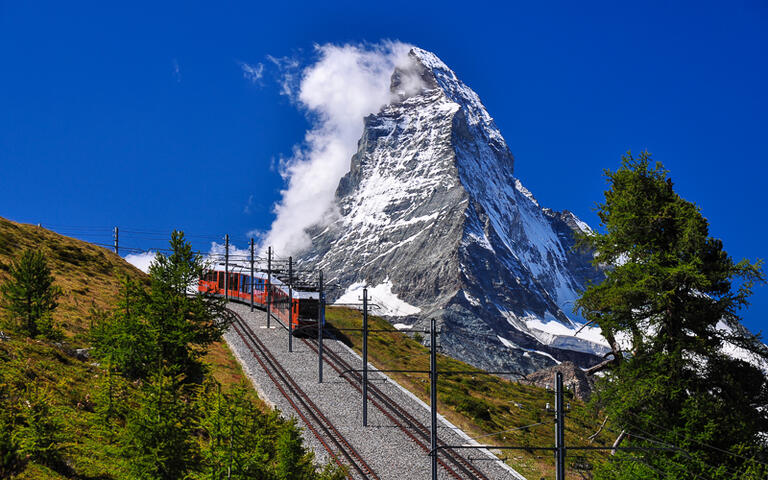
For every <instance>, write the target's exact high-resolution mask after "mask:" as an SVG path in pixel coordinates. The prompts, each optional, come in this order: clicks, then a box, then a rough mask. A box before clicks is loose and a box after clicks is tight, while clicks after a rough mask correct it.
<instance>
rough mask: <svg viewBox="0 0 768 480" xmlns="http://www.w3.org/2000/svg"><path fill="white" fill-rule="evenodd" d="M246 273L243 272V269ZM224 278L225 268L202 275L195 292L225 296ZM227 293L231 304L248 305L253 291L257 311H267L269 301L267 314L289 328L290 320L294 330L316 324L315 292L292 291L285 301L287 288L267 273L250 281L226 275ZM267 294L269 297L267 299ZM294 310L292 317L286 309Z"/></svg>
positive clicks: (235, 274) (240, 274)
mask: <svg viewBox="0 0 768 480" xmlns="http://www.w3.org/2000/svg"><path fill="white" fill-rule="evenodd" d="M230 268H231V269H236V270H237V269H241V267H240V266H238V265H231V266H230ZM242 270H246V269H242ZM225 275H227V273H226V272H224V268H223V267H222V268H220V267H216V268H215V269H213V270H209V271H207V272H205V273H204V274H203V276H202V278H200V280H199V281H198V285H197V289H198V291H200V292H203V293H209V294H213V295H220V296H222V297H223V296H224V283H225V282H224V277H225ZM226 285H227V293H228V294H229V298H230V300H232V301H237V302H242V303H247V304H250V302H251V289H253V304H254V305H256V306H258V307H259V308H262V309H266V308H267V299H269V302H270V305H271V308H270V311H271V312H272V315H274V316H275V317H276V318H277V319H279V320H280V321H281V322H283V325H285V326H286V327H287V326H288V322H289V320H292V322H293V328H294V329H298V328H300V327H306V326H309V325H314V324H316V323H317V313H318V312H317V307H318V294H317V292H307V291H302V290H297V289H295V288H294V289H293V291H292V292H291V293H292V295H293V298H292V299H291V300H290V302H289V299H288V294H289V288H288V285H286V284H285V283H283V282H282V281H280V280H279V279H278V278H276V277H275V276H274V275H272V276H271V277H268V276H267V274H266V273H261V272H258V273H255V274H254V276H253V277H251V276H250V275H248V274H245V273H237V272H232V271H230V272H229V280H228V281H227V282H226ZM268 293H269V295H268ZM289 304H290V308H291V309H292V310H293V312H292V314H291V313H290V312H289V310H288V308H289Z"/></svg>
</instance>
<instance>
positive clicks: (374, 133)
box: [300, 48, 608, 372]
mask: <svg viewBox="0 0 768 480" xmlns="http://www.w3.org/2000/svg"><path fill="white" fill-rule="evenodd" d="M409 58H410V64H409V65H408V66H406V67H399V68H396V69H395V71H394V72H393V74H392V81H391V91H392V93H393V101H392V102H391V103H390V104H389V105H386V106H384V107H383V108H382V109H381V110H380V111H379V112H378V113H377V114H375V115H370V116H368V117H367V118H366V119H365V128H364V132H363V135H362V138H361V139H360V141H359V143H358V151H357V153H356V154H355V155H354V156H353V157H352V162H351V167H350V171H349V173H348V174H347V175H346V176H345V177H344V178H342V180H341V182H340V183H339V186H338V189H337V191H336V204H337V207H338V215H337V218H336V220H335V221H334V222H333V223H331V224H330V225H327V226H322V227H317V228H315V229H314V230H313V231H311V232H310V233H311V235H312V247H311V248H310V249H309V250H308V251H307V252H305V253H304V255H303V256H302V257H301V260H300V261H301V262H302V263H303V264H304V266H305V267H310V268H318V269H322V270H324V271H325V272H326V277H327V278H329V280H330V281H331V282H334V283H337V284H340V285H342V287H343V289H346V291H344V290H341V291H338V292H335V293H333V292H332V293H331V295H332V299H334V298H335V299H336V300H337V301H342V302H345V301H357V299H358V295H359V293H360V291H361V289H362V286H363V285H365V284H367V285H369V288H370V290H369V291H370V295H371V298H372V300H371V301H372V302H373V303H377V304H379V305H380V307H381V308H382V313H384V314H386V315H388V316H389V317H390V318H391V319H393V320H394V318H392V317H398V318H397V319H396V321H397V322H398V323H400V324H401V325H399V326H400V327H402V328H406V326H407V325H414V324H416V325H420V326H424V325H428V319H429V318H430V317H436V318H437V319H438V324H439V325H440V328H441V334H440V337H439V338H440V344H441V346H442V348H443V351H444V352H445V353H447V354H449V355H452V356H454V357H456V358H460V359H462V360H465V361H468V362H470V363H472V364H475V365H477V366H479V367H484V368H493V369H500V368H501V369H504V368H507V369H516V370H524V371H526V372H530V371H533V370H537V369H539V368H542V367H546V366H550V365H552V364H554V363H556V362H558V361H563V360H573V361H575V362H576V363H578V364H580V365H582V366H585V365H586V364H589V363H593V362H594V361H595V360H596V358H597V356H599V355H602V354H603V353H605V352H606V351H607V350H608V349H607V347H606V346H605V344H604V343H603V340H602V338H601V337H600V335H599V333H598V332H597V331H596V330H595V329H593V328H590V327H586V328H584V329H582V330H581V331H580V332H579V334H578V336H574V333H576V331H577V330H579V328H580V327H581V325H580V324H579V323H578V322H577V320H578V319H577V318H575V317H574V314H573V313H572V310H573V302H574V301H575V299H576V298H578V295H579V291H580V290H582V289H583V288H584V286H585V285H586V283H587V282H588V281H590V280H599V279H600V278H602V273H601V272H600V271H598V270H596V269H594V268H593V267H592V266H591V264H590V260H591V258H592V256H591V253H590V252H587V251H579V250H574V249H573V246H574V244H575V240H574V233H575V232H585V231H589V227H588V226H587V225H586V224H585V223H584V222H582V221H581V220H579V219H578V218H577V217H576V216H575V215H573V214H572V213H570V212H568V211H563V212H554V211H552V210H550V209H547V208H542V207H541V206H540V205H539V203H538V202H537V201H536V199H535V198H534V196H533V195H532V194H531V192H529V191H528V190H527V189H526V188H525V187H524V186H523V185H522V183H521V182H520V181H519V180H518V179H516V178H515V177H514V176H513V169H514V159H513V156H512V153H511V152H510V150H509V147H508V146H507V144H506V142H505V140H504V138H503V137H502V135H501V133H500V132H499V129H498V128H497V127H496V125H495V123H494V121H493V118H491V116H490V115H489V114H488V112H487V111H486V109H485V107H484V106H483V104H482V102H481V101H480V98H479V97H478V96H477V94H475V92H473V91H472V90H471V89H470V88H469V87H467V86H466V85H465V84H464V83H462V82H461V81H460V80H459V79H458V78H457V77H456V75H455V74H454V73H453V71H451V70H450V69H449V68H448V67H447V66H446V65H445V64H444V63H443V62H442V61H441V60H440V59H439V58H437V57H436V56H435V55H434V54H432V53H430V52H427V51H424V50H421V49H418V48H414V49H412V50H411V52H410V53H409Z"/></svg>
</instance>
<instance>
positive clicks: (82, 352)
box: [75, 348, 92, 360]
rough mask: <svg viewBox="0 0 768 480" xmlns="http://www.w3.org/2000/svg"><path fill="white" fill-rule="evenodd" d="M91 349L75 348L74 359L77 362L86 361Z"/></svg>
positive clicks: (89, 356)
mask: <svg viewBox="0 0 768 480" xmlns="http://www.w3.org/2000/svg"><path fill="white" fill-rule="evenodd" d="M91 350H92V349H91V348H76V349H75V358H77V359H78V360H88V359H89V358H91Z"/></svg>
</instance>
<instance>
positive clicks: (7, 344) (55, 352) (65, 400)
mask: <svg viewBox="0 0 768 480" xmlns="http://www.w3.org/2000/svg"><path fill="white" fill-rule="evenodd" d="M24 248H34V249H41V250H42V251H43V252H45V253H46V254H47V257H48V262H49V266H50V267H51V270H52V271H53V274H54V277H55V278H56V284H57V285H59V286H60V287H61V288H62V289H63V295H62V297H61V298H60V300H59V303H60V305H59V307H58V308H57V309H56V311H55V313H54V320H55V321H56V323H57V326H58V327H59V328H61V329H62V330H63V331H64V334H65V337H66V338H65V340H64V342H63V345H62V344H58V345H57V344H55V343H52V342H48V341H46V340H31V339H28V338H23V337H21V336H18V335H11V339H10V340H8V341H2V340H0V382H2V381H6V382H8V383H12V382H13V383H17V384H18V385H24V384H27V385H28V384H30V383H34V384H35V385H36V387H38V388H39V389H42V390H47V391H49V392H50V393H51V395H52V398H53V401H52V403H53V405H54V407H53V408H54V409H55V410H56V411H57V412H58V413H60V414H61V416H62V417H63V418H65V419H66V421H65V422H64V425H63V428H64V429H65V432H66V435H65V436H66V437H67V438H70V439H74V440H73V441H72V442H71V443H69V444H67V445H66V448H67V459H68V463H69V464H70V466H71V467H72V469H73V471H74V472H73V473H74V476H76V477H78V478H112V475H111V474H113V473H114V472H115V467H116V465H117V464H118V462H117V461H116V458H117V457H116V451H115V446H114V445H113V443H111V440H110V438H109V436H108V435H107V434H106V433H105V432H98V431H95V430H94V429H93V428H92V427H91V425H93V423H94V422H93V418H94V417H93V416H94V415H95V413H93V411H92V410H93V408H92V406H93V402H94V401H95V399H94V398H93V396H94V392H97V391H98V390H99V385H100V382H101V381H102V379H103V377H104V373H105V371H104V369H102V368H101V367H99V366H98V365H97V364H95V363H93V361H92V360H78V359H77V358H75V357H73V356H71V352H72V349H73V348H76V347H81V346H87V345H86V343H85V338H84V334H85V333H86V332H87V330H88V327H89V311H90V309H91V308H92V307H96V308H99V309H109V308H111V307H112V306H113V305H114V304H115V296H116V294H117V293H118V291H119V288H120V282H121V280H120V278H121V277H122V276H126V275H127V276H130V277H131V278H133V279H136V280H138V281H140V282H146V283H147V284H148V277H147V276H146V275H145V274H144V273H143V272H141V271H140V270H138V269H136V268H135V267H133V266H132V265H130V264H128V263H127V262H125V261H124V260H123V259H122V258H120V257H119V256H117V255H116V254H114V253H112V252H110V251H108V250H105V249H103V248H100V247H96V246H93V245H91V244H88V243H85V242H82V241H80V240H75V239H72V238H69V237H64V236H62V235H59V234H56V233H54V232H51V231H48V230H45V229H42V228H38V227H36V226H33V225H24V224H19V223H15V222H11V221H9V220H5V219H3V218H0V283H2V282H4V281H6V280H7V279H8V273H7V270H8V265H9V264H10V263H11V261H12V260H14V259H15V258H17V256H18V255H19V253H20V252H21V251H22V250H23V249H24ZM205 361H206V362H207V363H209V364H210V365H211V366H212V370H213V375H214V377H215V378H216V379H217V380H218V381H219V382H221V383H222V384H223V385H224V390H225V391H226V390H228V388H229V387H231V386H232V385H234V384H237V383H240V382H241V381H246V379H245V376H244V375H243V373H242V371H241V370H240V366H239V364H238V363H237V360H235V358H234V356H233V355H232V353H231V352H230V351H229V348H228V347H227V346H226V343H224V342H220V343H217V344H215V345H213V346H212V348H211V349H210V350H209V352H208V355H207V356H206V357H205ZM2 373H7V374H9V375H2ZM9 377H10V378H9ZM3 379H4V380H3ZM128 388H129V389H135V387H134V386H132V385H128ZM255 397H256V395H254V398H255ZM16 478H62V477H61V476H60V475H59V474H57V473H55V472H53V471H51V470H49V469H47V468H46V467H43V466H41V465H37V464H34V463H30V464H28V465H27V467H26V469H25V470H24V471H23V472H21V473H20V474H19V475H18V477H16Z"/></svg>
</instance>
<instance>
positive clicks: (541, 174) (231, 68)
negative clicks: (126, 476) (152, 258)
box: [0, 0, 768, 330]
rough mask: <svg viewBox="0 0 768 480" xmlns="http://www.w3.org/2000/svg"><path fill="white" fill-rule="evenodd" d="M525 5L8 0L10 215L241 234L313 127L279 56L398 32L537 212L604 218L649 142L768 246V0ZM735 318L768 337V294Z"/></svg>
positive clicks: (719, 219)
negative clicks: (627, 160) (454, 89)
mask: <svg viewBox="0 0 768 480" xmlns="http://www.w3.org/2000/svg"><path fill="white" fill-rule="evenodd" d="M526 3H527V5H524V4H520V5H516V4H514V3H512V2H510V3H509V4H506V6H503V7H501V6H498V5H493V4H490V3H485V2H474V3H466V2H461V3H452V2H448V1H443V2H433V3H427V2H412V1H409V2H398V1H387V2H359V1H356V2H335V3H333V4H332V5H327V4H323V5H322V6H320V7H319V6H318V4H316V3H308V4H300V3H295V2H294V3H290V2H270V3H268V4H267V3H258V2H242V3H235V2H222V3H218V4H216V5H215V6H214V4H211V3H195V2H178V3H173V2H151V3H150V2H147V3H143V2H131V3H129V4H123V5H119V6H118V5H116V4H113V3H112V2H92V3H88V2H65V3H62V2H50V3H46V2H10V1H3V0H0V45H1V46H0V69H1V71H0V215H1V216H4V217H7V218H10V219H13V220H17V221H22V222H30V223H42V224H43V225H45V226H52V227H54V229H58V230H60V231H62V232H65V233H67V232H69V233H72V234H74V235H75V236H79V237H81V238H85V239H89V240H93V241H108V240H109V238H110V233H109V232H108V229H109V228H111V227H112V226H113V225H118V226H120V228H121V229H123V230H125V231H126V233H125V236H124V237H123V244H124V245H126V246H135V247H141V248H150V247H158V246H162V245H163V242H164V238H165V235H166V234H167V232H169V231H170V230H171V229H173V228H182V229H184V230H186V231H187V232H189V233H190V234H193V235H196V236H195V237H193V240H194V241H195V244H196V246H197V247H198V248H201V249H207V248H208V246H209V243H208V242H209V241H210V240H211V239H215V238H219V237H221V236H222V235H223V234H224V233H229V234H230V235H231V236H232V238H233V241H234V242H236V243H237V244H238V245H240V246H244V245H245V243H246V242H247V233H248V232H250V231H253V230H266V229H268V228H269V225H270V224H271V222H272V221H273V219H274V215H273V213H272V206H273V205H274V203H275V202H276V201H278V200H279V197H280V195H279V191H280V189H281V187H282V186H283V180H282V178H281V177H280V174H279V172H278V171H277V169H276V168H275V165H276V164H277V162H278V160H279V159H280V158H282V157H286V156H290V155H291V152H292V149H293V147H294V146H295V145H297V144H300V143H301V141H302V139H303V138H304V134H305V132H306V131H307V129H308V128H310V127H311V122H310V120H309V119H308V118H307V115H306V112H305V111H303V110H302V109H301V108H300V107H299V106H297V105H296V103H295V102H292V101H291V100H290V99H289V98H288V97H287V96H285V95H281V94H280V89H281V86H280V82H279V80H280V76H279V71H278V70H277V68H276V67H275V64H274V63H273V62H271V61H270V60H269V56H271V57H275V58H283V57H291V58H295V59H298V60H300V61H302V62H305V63H306V62H312V60H313V58H314V55H315V52H314V49H313V45H315V44H327V43H334V44H341V43H348V42H350V43H360V42H369V43H376V42H379V41H381V40H382V39H393V40H401V41H403V42H408V43H412V44H415V45H418V46H420V47H422V48H425V49H427V50H431V51H433V52H435V53H436V54H437V55H438V56H440V57H441V58H442V59H443V60H444V61H445V62H446V63H447V64H448V65H449V66H450V67H451V68H452V69H453V70H454V71H455V72H456V73H457V74H458V76H459V78H461V79H462V80H463V81H464V82H466V83H467V84H468V85H469V86H470V87H472V88H473V89H474V90H475V91H476V92H477V93H478V94H479V95H480V97H481V98H482V100H483V102H484V103H485V105H486V107H487V108H488V110H489V112H490V113H491V115H493V116H494V118H495V119H496V122H497V124H498V126H499V128H500V129H501V131H502V133H503V134H504V136H505V138H506V140H507V142H508V144H509V146H510V148H511V150H512V152H513V153H514V154H515V157H516V175H517V176H518V177H519V178H520V179H521V180H522V181H523V183H524V184H525V185H526V186H527V187H528V188H529V189H530V190H531V191H532V192H533V193H534V194H535V195H536V197H537V198H538V200H539V201H540V202H541V203H542V204H543V205H545V206H549V207H551V208H554V209H558V210H561V209H569V210H571V211H574V212H575V213H576V214H577V215H579V216H580V217H582V218H583V219H584V220H586V221H587V222H588V223H590V224H591V225H593V226H595V225H596V224H597V217H596V215H595V213H594V205H595V203H596V202H599V201H600V200H601V199H602V191H603V190H604V188H605V182H604V179H603V178H602V176H601V172H602V170H603V169H604V168H612V169H614V168H616V167H617V166H618V164H619V160H620V157H621V155H622V153H623V152H625V151H626V150H629V149H631V150H632V151H635V152H639V151H640V150H642V149H648V150H649V151H650V152H652V153H653V154H654V156H655V158H656V159H657V160H660V161H662V162H663V163H664V164H665V166H666V167H667V168H668V169H669V170H670V171H671V173H672V177H673V179H674V180H675V182H676V185H677V190H678V192H679V193H680V194H681V195H683V196H684V197H685V198H687V199H688V200H691V201H694V202H696V203H697V204H698V205H699V206H700V207H701V209H702V211H703V213H704V215H705V216H706V217H707V218H708V219H709V220H710V223H711V233H712V234H713V235H714V236H716V237H719V238H722V239H723V241H724V244H725V247H726V249H727V250H728V251H729V253H730V254H731V255H733V256H734V257H736V258H742V257H748V258H750V259H755V258H767V257H768V246H766V242H765V240H764V239H765V237H766V234H767V233H768V232H767V231H766V230H767V227H766V225H765V221H764V219H763V217H764V211H765V207H766V202H765V200H764V198H765V185H766V173H768V167H766V156H767V155H768V154H767V153H766V152H768V145H766V143H768V142H767V139H768V135H767V133H766V132H768V88H766V85H768V62H766V58H768V51H767V50H768V4H766V3H765V2H761V1H751V2H690V3H685V2H635V3H637V4H638V5H634V6H630V5H620V4H624V3H628V2H578V3H574V2H526ZM640 3H642V4H643V6H639V4H640ZM243 64H248V65H259V64H262V65H263V66H264V70H263V71H262V77H261V78H260V79H258V80H257V81H255V82H254V81H252V80H250V79H248V78H245V76H244V72H243V69H242V66H243ZM86 227H87V228H86ZM128 231H135V232H147V233H136V234H133V236H131V235H130V234H128ZM744 316H745V318H746V321H745V323H746V324H747V325H748V326H749V327H750V328H752V329H753V330H759V329H764V330H768V287H758V289H757V293H756V295H755V297H754V298H753V306H752V308H751V309H750V310H749V311H747V312H745V313H744Z"/></svg>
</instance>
